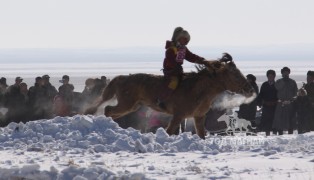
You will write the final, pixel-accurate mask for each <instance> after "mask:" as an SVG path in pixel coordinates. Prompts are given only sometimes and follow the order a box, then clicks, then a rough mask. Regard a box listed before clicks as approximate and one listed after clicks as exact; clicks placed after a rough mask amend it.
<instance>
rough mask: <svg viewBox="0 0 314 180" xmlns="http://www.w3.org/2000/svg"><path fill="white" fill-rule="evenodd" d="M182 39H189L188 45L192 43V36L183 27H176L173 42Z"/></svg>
mask: <svg viewBox="0 0 314 180" xmlns="http://www.w3.org/2000/svg"><path fill="white" fill-rule="evenodd" d="M181 37H185V38H187V40H188V43H189V42H190V39H191V36H190V34H189V32H187V31H186V30H184V29H183V28H182V27H176V28H175V29H174V31H173V35H172V38H171V41H172V42H177V41H178V40H179V39H180V38H181Z"/></svg>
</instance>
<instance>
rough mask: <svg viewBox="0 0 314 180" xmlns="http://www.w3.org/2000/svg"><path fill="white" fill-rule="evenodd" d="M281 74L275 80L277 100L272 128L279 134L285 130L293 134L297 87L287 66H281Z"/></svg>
mask: <svg viewBox="0 0 314 180" xmlns="http://www.w3.org/2000/svg"><path fill="white" fill-rule="evenodd" d="M281 74H282V78H281V79H278V80H277V81H276V82H275V87H276V89H277V97H278V101H277V105H276V111H275V118H274V122H273V128H275V129H277V130H278V132H279V135H282V134H283V131H285V130H288V133H289V134H293V130H294V129H295V128H296V122H295V107H294V105H293V101H294V100H295V98H296V96H297V92H298V87H297V83H296V82H295V80H293V79H291V78H290V77H289V75H290V69H289V68H288V67H284V68H282V69H281Z"/></svg>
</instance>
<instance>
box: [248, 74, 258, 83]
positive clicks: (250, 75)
mask: <svg viewBox="0 0 314 180" xmlns="http://www.w3.org/2000/svg"><path fill="white" fill-rule="evenodd" d="M246 77H247V78H248V79H251V80H252V81H253V82H255V81H256V77H255V76H254V75H253V74H248V75H246Z"/></svg>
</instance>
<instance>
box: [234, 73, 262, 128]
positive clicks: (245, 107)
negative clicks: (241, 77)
mask: <svg viewBox="0 0 314 180" xmlns="http://www.w3.org/2000/svg"><path fill="white" fill-rule="evenodd" d="M246 79H247V81H248V82H249V83H250V84H251V86H252V87H253V88H254V91H255V93H256V94H258V93H259V88H258V86H257V84H256V77H255V76H254V75H253V74H248V75H246ZM256 107H257V100H256V99H255V100H253V101H252V102H250V103H249V104H242V105H240V107H239V112H238V117H239V118H242V119H246V120H248V121H250V122H251V124H252V127H256V122H255V118H256Z"/></svg>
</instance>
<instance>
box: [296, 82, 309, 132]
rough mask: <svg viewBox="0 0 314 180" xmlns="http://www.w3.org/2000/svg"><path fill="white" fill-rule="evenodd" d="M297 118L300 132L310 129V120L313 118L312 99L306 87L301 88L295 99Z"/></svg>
mask: <svg viewBox="0 0 314 180" xmlns="http://www.w3.org/2000/svg"><path fill="white" fill-rule="evenodd" d="M295 108H296V118H297V122H298V134H303V133H305V132H308V131H309V130H310V128H309V121H310V119H311V101H310V99H309V97H308V96H307V92H306V90H305V89H304V88H301V89H299V91H298V97H297V99H296V100H295Z"/></svg>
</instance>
